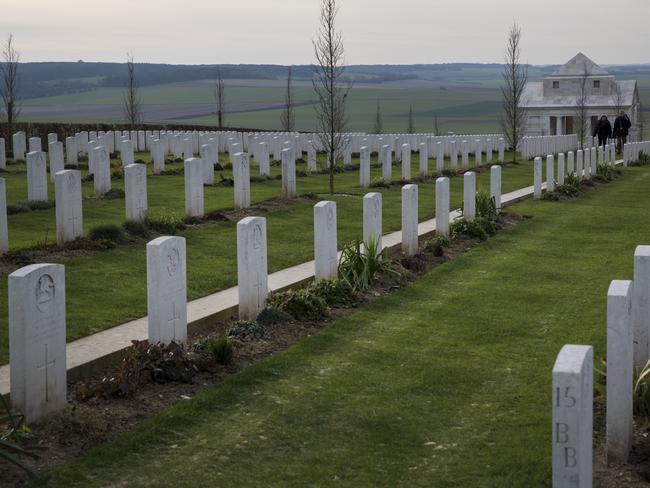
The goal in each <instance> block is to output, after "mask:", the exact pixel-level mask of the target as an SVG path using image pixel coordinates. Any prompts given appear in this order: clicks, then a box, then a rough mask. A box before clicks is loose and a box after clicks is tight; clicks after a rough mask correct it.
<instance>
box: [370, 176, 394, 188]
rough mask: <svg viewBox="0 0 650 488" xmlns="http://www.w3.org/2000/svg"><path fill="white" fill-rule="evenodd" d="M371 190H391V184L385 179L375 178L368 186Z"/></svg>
mask: <svg viewBox="0 0 650 488" xmlns="http://www.w3.org/2000/svg"><path fill="white" fill-rule="evenodd" d="M368 186H369V187H370V188H390V183H389V182H387V181H386V180H384V179H383V178H379V177H377V178H373V179H372V181H371V182H370V185H368Z"/></svg>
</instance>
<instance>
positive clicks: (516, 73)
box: [501, 22, 528, 162]
mask: <svg viewBox="0 0 650 488" xmlns="http://www.w3.org/2000/svg"><path fill="white" fill-rule="evenodd" d="M503 81H504V85H503V86H502V87H501V93H502V95H503V115H502V117H501V129H502V130H503V133H504V135H505V138H506V141H507V143H508V146H510V148H511V149H512V162H516V161H517V148H518V147H519V143H520V141H521V138H522V135H523V128H524V123H525V117H526V113H525V110H524V108H523V107H522V106H521V102H522V101H523V95H524V87H525V86H526V82H527V81H528V66H527V65H525V64H522V63H521V29H520V27H519V26H518V25H517V23H516V22H515V23H514V24H513V25H512V27H511V28H510V32H509V33H508V40H507V45H506V54H505V64H504V66H503Z"/></svg>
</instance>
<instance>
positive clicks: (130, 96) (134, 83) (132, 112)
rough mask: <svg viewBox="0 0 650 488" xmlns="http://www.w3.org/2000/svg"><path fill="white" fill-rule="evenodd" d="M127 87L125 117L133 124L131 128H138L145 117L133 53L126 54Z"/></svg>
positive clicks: (125, 92)
mask: <svg viewBox="0 0 650 488" xmlns="http://www.w3.org/2000/svg"><path fill="white" fill-rule="evenodd" d="M126 70H127V79H126V89H125V90H124V95H123V98H124V118H125V119H126V122H127V123H128V124H129V125H130V126H131V129H132V130H133V129H136V128H137V127H138V126H139V125H140V124H141V123H142V119H143V115H142V100H141V99H140V92H139V88H138V80H137V78H136V76H135V63H134V62H133V55H132V54H127V55H126Z"/></svg>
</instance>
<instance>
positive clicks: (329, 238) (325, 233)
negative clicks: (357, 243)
mask: <svg viewBox="0 0 650 488" xmlns="http://www.w3.org/2000/svg"><path fill="white" fill-rule="evenodd" d="M336 234H337V229H336V202H329V201H323V202H318V203H317V204H316V205H314V266H315V271H314V276H315V278H316V280H333V279H336V278H337V276H338V256H337V235H336Z"/></svg>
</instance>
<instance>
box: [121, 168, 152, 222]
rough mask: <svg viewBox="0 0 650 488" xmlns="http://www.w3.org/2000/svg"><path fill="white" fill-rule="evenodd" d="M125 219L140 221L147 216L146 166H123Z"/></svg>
mask: <svg viewBox="0 0 650 488" xmlns="http://www.w3.org/2000/svg"><path fill="white" fill-rule="evenodd" d="M124 192H125V207H126V220H135V221H138V222H142V221H144V220H145V219H146V218H147V209H148V205H147V166H146V165H144V164H129V165H128V166H125V167H124Z"/></svg>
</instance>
